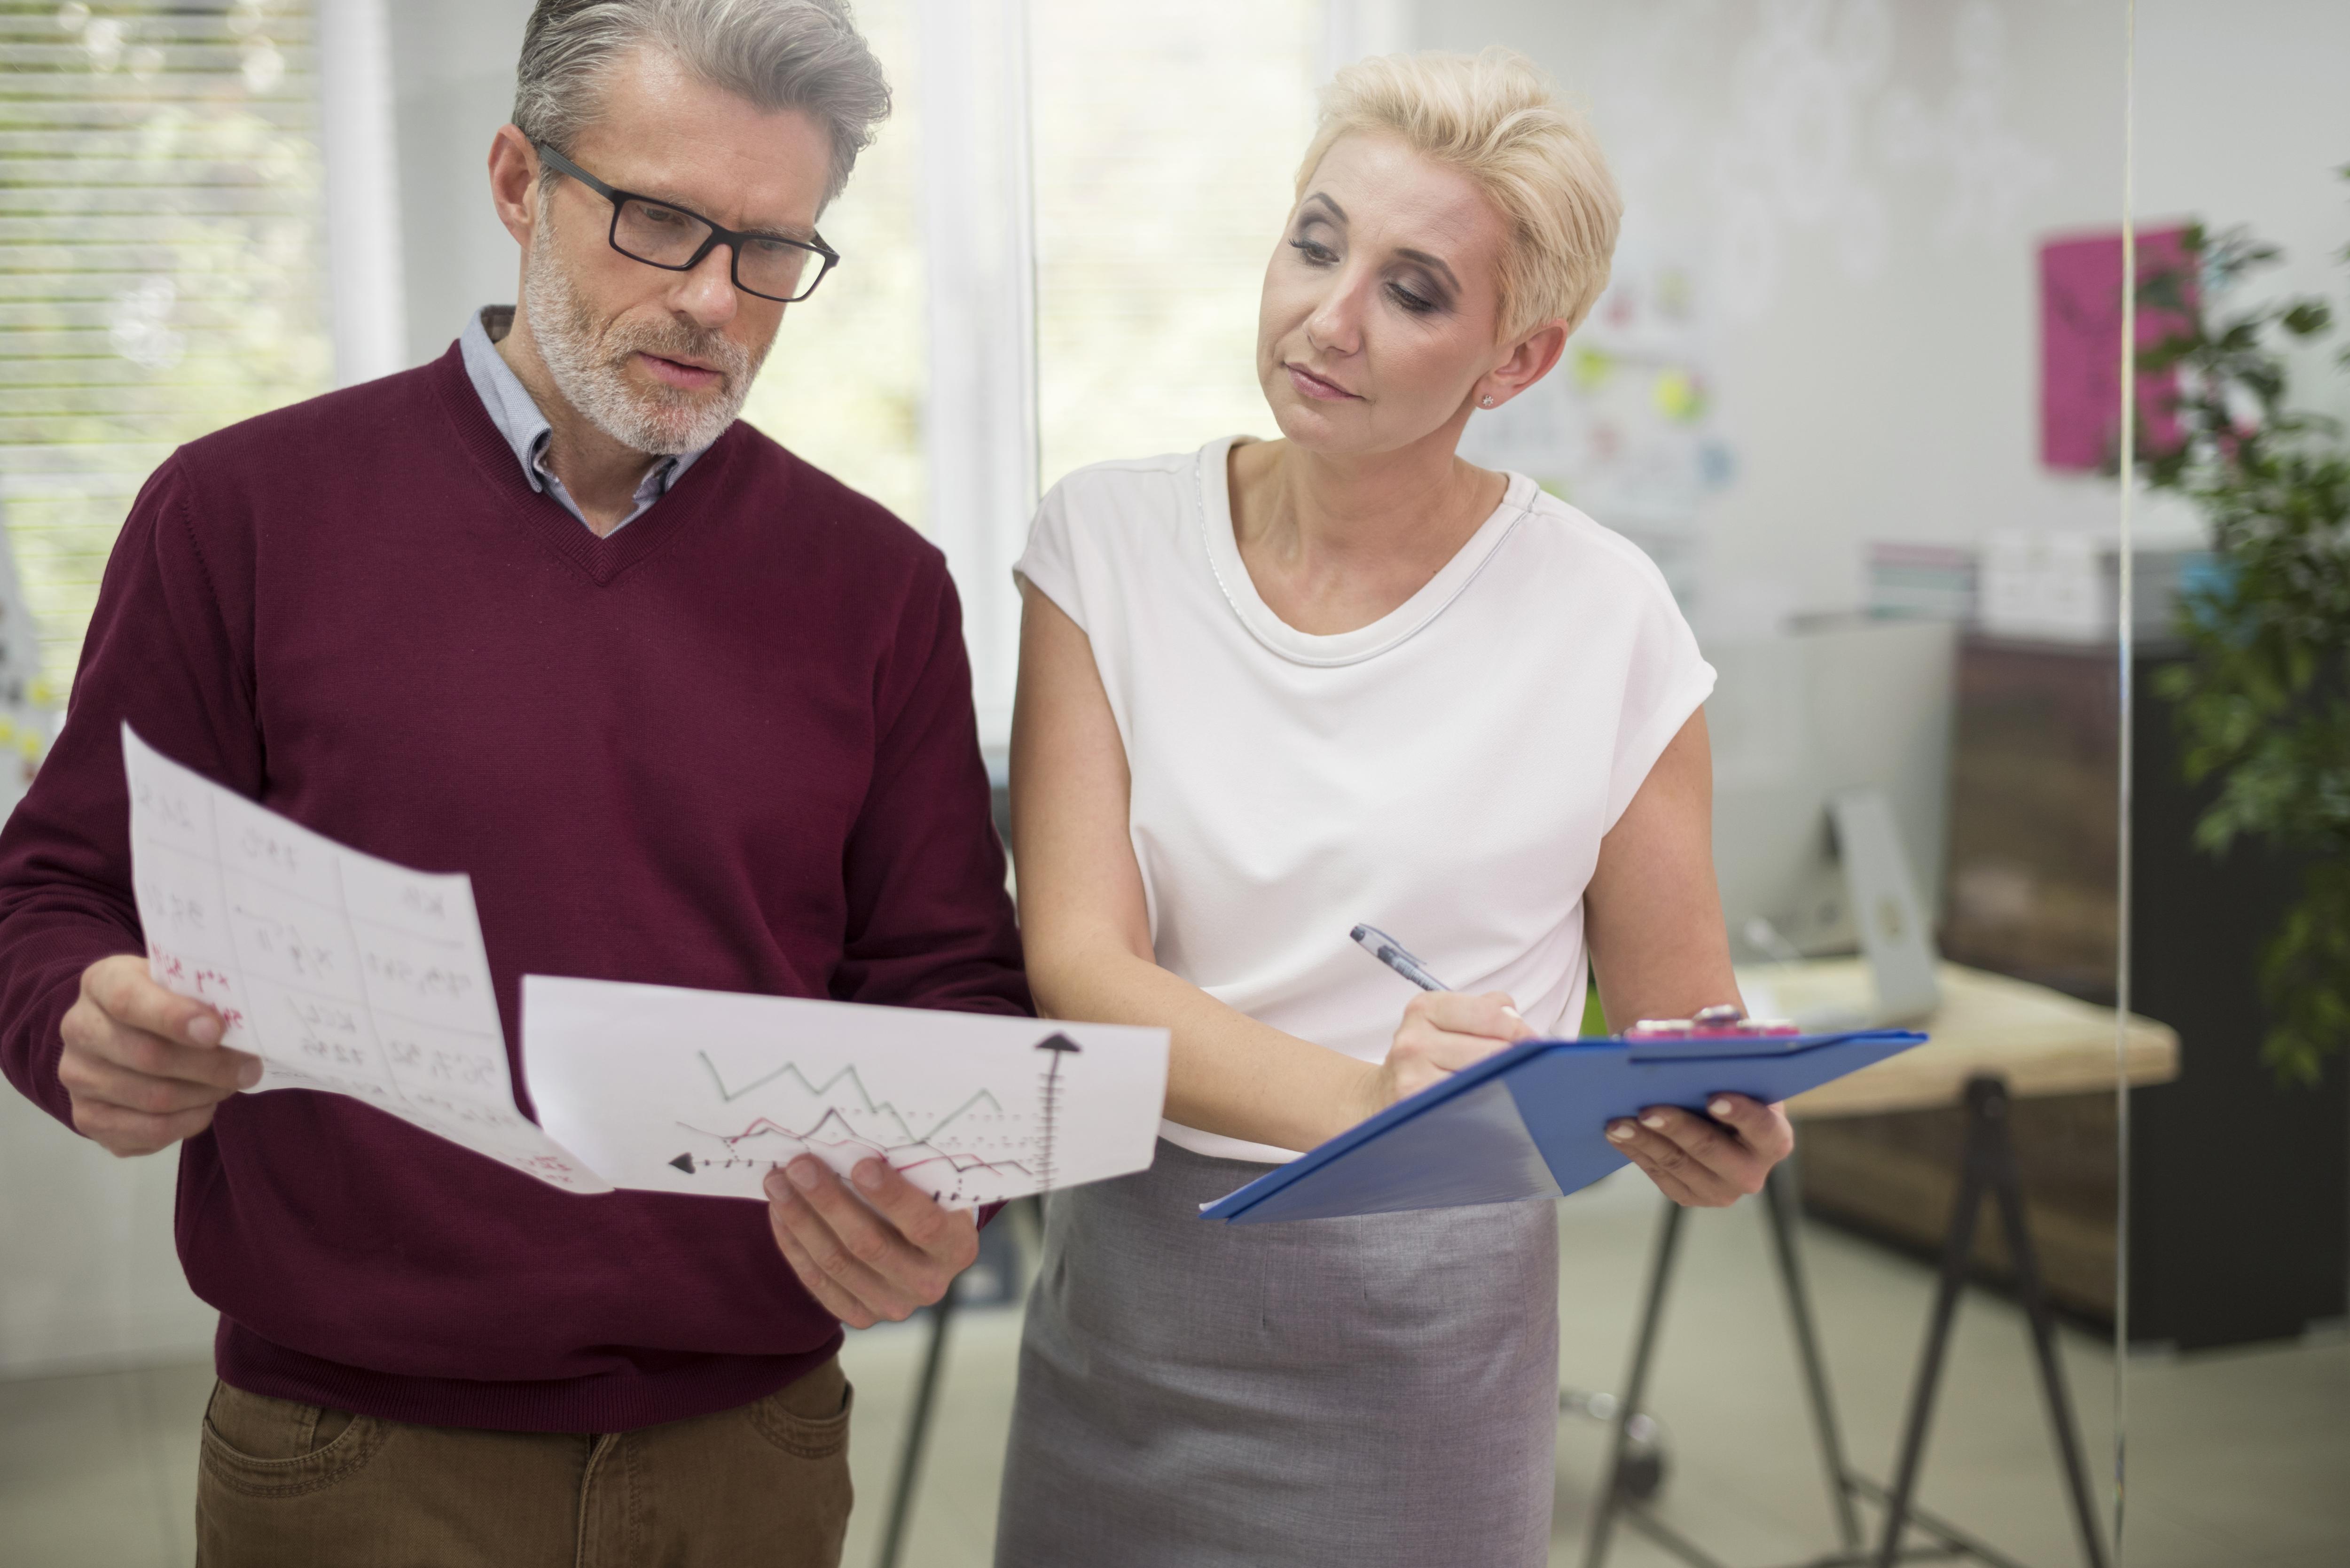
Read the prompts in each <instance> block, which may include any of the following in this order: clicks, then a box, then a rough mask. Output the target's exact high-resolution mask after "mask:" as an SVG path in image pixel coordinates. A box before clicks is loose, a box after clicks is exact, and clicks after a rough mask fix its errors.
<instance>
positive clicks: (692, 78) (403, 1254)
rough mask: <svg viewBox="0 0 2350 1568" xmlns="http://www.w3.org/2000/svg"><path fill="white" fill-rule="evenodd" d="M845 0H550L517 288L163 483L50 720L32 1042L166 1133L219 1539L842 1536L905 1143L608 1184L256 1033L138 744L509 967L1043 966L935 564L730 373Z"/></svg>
mask: <svg viewBox="0 0 2350 1568" xmlns="http://www.w3.org/2000/svg"><path fill="white" fill-rule="evenodd" d="M888 102H889V99H888V89H887V87H886V86H885V84H884V82H883V80H882V78H881V74H880V71H879V67H878V66H877V65H876V63H875V62H874V60H873V58H872V57H871V55H870V54H869V53H868V50H867V49H866V47H865V45H864V42H863V40H862V39H860V38H859V37H858V35H857V33H856V32H855V30H854V29H853V27H852V26H850V24H849V22H848V20H847V16H846V14H845V10H844V8H843V7H842V6H841V5H840V4H839V0H542V3H541V4H540V5H538V7H537V9H536V12H535V14H534V15H533V16H532V17H531V20H530V24H529V27H528V31H527V34H526V36H525V42H524V48H523V56H522V60H521V66H520V70H519V77H518V82H517V91H516V97H515V117H514V118H515V122H514V123H513V124H511V125H508V126H506V127H504V129H502V130H500V131H499V132H498V135H497V139H496V140H495V142H494V145H493V147H492V149H491V153H490V165H489V172H490V182H491V187H492V193H493V197H494V202H495V203H496V207H497V211H498V213H499V215H500V217H501V218H502V219H503V220H504V223H505V224H506V226H507V228H508V230H509V231H510V232H511V233H512V234H514V236H515V240H516V242H517V243H518V244H519V245H520V247H521V252H522V289H521V298H520V301H519V303H518V305H517V306H515V307H513V308H510V309H498V308H493V309H488V310H484V311H483V312H481V313H480V314H479V315H478V316H477V317H475V318H474V319H473V320H472V321H470V322H468V323H467V325H466V327H465V330H464V334H463V337H462V338H461V339H460V341H459V342H458V343H457V344H456V345H455V346H453V347H452V348H451V349H450V351H449V352H448V354H446V355H445V356H443V357H442V358H441V359H440V360H439V361H438V362H436V363H433V364H431V365H427V366H425V367H423V368H421V369H415V370H410V371H407V372H404V373H402V374H400V375H397V376H392V377H388V378H386V379H382V380H380V381H375V382H371V383H369V384H368V385H366V386H361V387H357V388H352V389H348V390H345V391H341V392H337V393H333V394H331V395H329V396H327V397H323V398H318V399H314V400H311V401H308V402H306V403H302V404H299V405H296V406H295V407H293V408H289V409H286V410H280V411H278V412H276V413H273V414H269V415H265V416H264V417H262V418H260V419H256V420H252V421H246V422H244V423H243V424H239V425H235V426H232V427H230V428H229V429H227V430H224V431H220V432H218V433H216V434H214V435H212V436H209V437H206V438H205V439H203V440H201V441H195V442H192V443H191V444H190V445H188V446H186V447H184V448H182V450H181V451H180V452H176V453H175V454H173V456H172V458H171V459H169V460H168V461H167V462H165V463H164V464H163V465H162V467H161V468H160V469H159V470H158V471H157V472H156V473H155V475H154V476H153V477H152V478H151V480H150V481H149V482H148V484H147V486H146V488H145V489H144V491H142V492H141V493H140V497H139V499H138V501H137V503H136V504H134V506H133V508H132V510H131V514H130V518H129V520H128V521H127V522H126V524H124V527H123V531H122V535H121V538H120V543H119V544H118V545H117V546H116V549H115V552H114V556H113V558H112V560H111V562H110V563H109V567H108V570H107V576H106V581H105V586H104V587H103V589H102V590H101V593H100V597H99V606H98V609H97V612H96V614H95V615H94V617H93V618H92V620H91V623H90V629H89V635H88V641H87V643H86V645H85V648H84V651H83V659H82V664H81V669H80V672H79V674H78V679H77V681H76V684H75V688H74V694H73V703H72V709H71V714H70V717H69V719H68V722H67V724H66V726H65V729H64V731H63V732H62V734H61V735H60V736H59V738H58V741H57V745H56V748H55V750H54V751H53V753H51V757H50V760H49V761H48V763H47V765H46V767H45V768H44V769H43V771H42V774H41V775H40V777H39V779H38V780H37V781H36V784H35V785H34V788H33V791H32V793H31V794H29V795H28V796H27V797H26V801H25V804H24V805H23V806H22V807H21V808H20V809H19V810H18V811H17V813H16V815H15V817H14V818H13V819H12V820H11V821H10V823H9V825H8V826H7V829H6V831H5V835H0V1064H5V1067H6V1070H7V1073H8V1075H9V1077H10V1078H11V1079H12V1080H13V1081H14V1082H15V1083H16V1085H17V1086H18V1087H19V1088H21V1089H22V1090H23V1091H24V1092H25V1093H26V1094H27V1095H29V1096H32V1097H33V1098H34V1099H35V1100H36V1101H37V1102H38V1103H40V1104H41V1105H42V1106H46V1107H47V1109H49V1110H50V1111H51V1112H53V1113H54V1114H55V1115H57V1116H58V1117H59V1118H60V1119H62V1120H65V1121H66V1122H68V1124H69V1125H71V1126H73V1127H77V1128H78V1129H79V1130H80V1131H81V1132H83V1133H84V1134H86V1135H87V1136H88V1137H91V1138H93V1139H95V1140H97V1141H98V1142H99V1143H101V1144H103V1145H104V1146H105V1147H108V1148H109V1149H111V1150H112V1151H114V1152H115V1153H117V1154H120V1155H138V1154H147V1153H152V1152H155V1151H157V1150H160V1149H163V1148H166V1147H172V1146H173V1145H178V1146H179V1147H180V1148H181V1154H180V1201H179V1216H178V1234H179V1244H180V1251H181V1257H182V1262H184V1264H185V1266H186V1269H187V1273H188V1278H189V1281H190V1282H191V1284H192V1286H193V1287H194V1289H195V1290H196V1292H197V1293H198V1294H200V1295H201V1296H203V1298H204V1299H205V1300H206V1301H208V1302H210V1303H213V1304H214V1305H215V1306H217V1307H218V1308H219V1309H220V1312H221V1323H220V1331H219V1335H218V1339H217V1346H216V1359H217V1363H218V1372H219V1377H220V1381H219V1384H218V1386H217V1387H216V1388H215V1391H214V1394H213V1401H212V1406H211V1408H210V1411H209V1412H208V1414H207V1417H206V1419H205V1423H204V1430H203V1450H202V1464H201V1468H200V1472H199V1486H198V1504H197V1523H198V1536H199V1542H200V1545H199V1559H200V1561H202V1562H203V1563H207V1564H213V1565H216V1568H220V1565H234V1564H244V1563H314V1562H315V1563H337V1564H355V1565H367V1564H378V1563H380V1564H386V1565H390V1564H394V1563H399V1564H409V1563H433V1564H436V1565H447V1564H469V1563H479V1564H484V1565H486V1564H500V1565H504V1564H521V1563H557V1562H561V1563H609V1564H622V1563H650V1562H660V1563H680V1564H682V1563H712V1564H715V1563H730V1564H732V1563H762V1564H775V1563H785V1564H798V1563H835V1562H837V1558H838V1553H839V1547H840V1542H841V1538H842V1534H843V1532H844V1530H845V1527H846V1521H847V1509H848V1501H849V1485H848V1473H847V1459H846V1453H845V1449H846V1441H847V1418H848V1393H847V1386H846V1384H845V1382H844V1380H843V1378H842V1376H841V1374H840V1370H839V1367H838V1365H837V1360H836V1357H835V1353H836V1351H837V1348H838V1346H839V1345H840V1342H841V1334H840V1324H841V1322H844V1321H845V1322H847V1323H850V1324H859V1325H862V1324H870V1323H873V1322H875V1321H877V1320H879V1319H881V1318H903V1317H905V1316H907V1315H909V1314H910V1313H912V1312H913V1311H914V1310H916V1309H917V1308H918V1307H919V1306H920V1305H922V1304H924V1303H930V1302H934V1301H936V1300H938V1299H939V1297H940V1296H941V1294H943V1293H944V1291H945V1289H946V1286H947V1284H948V1282H949V1281H950V1280H951V1278H952V1277H953V1275H954V1273H955V1272H957V1271H958V1270H960V1269H961V1268H962V1267H963V1266H964V1265H965V1264H966V1263H967V1262H969V1261H970V1260H971V1258H972V1254H973V1251H974V1250H975V1238H974V1233H973V1226H972V1220H971V1219H970V1217H969V1216H967V1215H954V1214H950V1213H948V1212H947V1211H945V1210H941V1209H940V1208H939V1207H938V1206H937V1205H935V1204H934V1203H932V1202H931V1200H930V1199H927V1198H925V1197H923V1196H922V1195H921V1194H920V1193H919V1192H917V1191H916V1190H914V1189H912V1188H911V1187H910V1186H909V1185H908V1184H907V1183H905V1182H904V1181H903V1180H902V1179H899V1177H898V1176H897V1175H896V1173H895V1172H893V1171H891V1170H889V1168H888V1167H887V1166H886V1165H882V1164H881V1163H879V1161H868V1163H867V1165H866V1166H865V1167H863V1168H860V1169H859V1170H858V1172H857V1173H856V1178H855V1179H854V1181H853V1182H849V1183H843V1182H841V1181H839V1180H837V1179H835V1178H833V1177H832V1176H831V1175H830V1173H828V1172H827V1171H825V1170H824V1169H823V1168H821V1167H820V1166H817V1165H816V1164H815V1162H814V1161H812V1160H804V1161H803V1162H802V1163H801V1164H800V1165H798V1166H796V1167H795V1168H793V1169H792V1170H791V1171H790V1173H789V1176H788V1178H786V1176H785V1174H784V1173H780V1172H779V1173H777V1174H776V1176H775V1178H774V1179H772V1180H771V1182H770V1185H769V1191H770V1193H771V1201H770V1203H769V1204H768V1205H767V1207H766V1208H765V1209H764V1210H762V1209H761V1208H760V1207H759V1206H757V1205H754V1204H748V1203H740V1202H728V1201H712V1200H707V1199H684V1198H677V1197H670V1196H661V1195H651V1194H644V1193H627V1192H624V1193H615V1194H612V1195H609V1196H605V1197H597V1198H577V1197H573V1196H569V1195H567V1194H564V1193H561V1192H558V1191H556V1189H552V1188H547V1187H543V1186H541V1185H539V1184H537V1183H536V1182H534V1181H531V1180H530V1179H527V1178H525V1177H521V1176H519V1175H516V1174H515V1173H513V1172H511V1171H508V1170H507V1169H505V1168H504V1167H502V1166H499V1165H497V1164H495V1163H494V1162H491V1161H488V1160H485V1159H483V1158H479V1157H477V1156H474V1155H473V1154H470V1153H468V1152H466V1151H464V1150H463V1149H460V1148H458V1147H454V1146H452V1145H448V1144H444V1143H442V1142H440V1141H438V1140H436V1139H434V1138H432V1137H430V1136H429V1135H426V1134H424V1133H421V1132H420V1131H418V1130H417V1129H415V1128H413V1127H409V1126H408V1125H407V1124H405V1123H403V1122H400V1121H397V1120H395V1119H393V1118H391V1117H389V1116H381V1115H380V1114H379V1113H377V1112H375V1111H373V1110H371V1109H369V1108H368V1107H365V1106H359V1105H358V1104H356V1103H355V1102H352V1101H348V1100H343V1099H338V1098H333V1097H328V1096H318V1095H313V1094H308V1093H306V1092H302V1091H298V1090H297V1091H279V1092H273V1093H269V1094H264V1095H255V1096H239V1095H238V1094H237V1092H236V1091H237V1090H238V1089H239V1088H240V1087H243V1086H247V1085H251V1084H252V1082H253V1081H254V1078H255V1075H256V1073H257V1069H258V1064H257V1063H256V1062H255V1061H254V1060H253V1059H252V1058H250V1057H246V1056H244V1055H242V1054H238V1053H234V1052H231V1051H227V1050H225V1049H224V1048H222V1047H221V1045H220V1038H221V1031H222V1026H221V1021H220V1019H219V1017H218V1016H217V1015H216V1014H214V1013H213V1012H211V1011H210V1010H209V1009H206V1008H204V1007H203V1006H201V1005H200V1004H197V1003H194V1002H186V1001H182V1000H181V999H178V998H176V997H173V996H171V995H170V994H168V993H166V992H163V991H162V990H161V988H159V987H157V986H156V985H154V984H153V983H152V982H151V981H150V980H149V979H148V978H147V974H146V970H145V961H144V960H143V959H142V958H141V957H140V956H138V955H139V954H140V950H141V948H142V945H143V944H142V940H141V937H140V929H139V925H138V920H137V915H136V910H135V905H134V901H133V896H132V891H131V887H130V850H129V844H128V842H127V837H128V835H127V827H128V824H127V820H126V819H127V802H126V799H125V792H124V780H123V772H122V759H121V753H120V742H119V734H120V727H121V725H122V724H123V723H124V722H126V721H127V722H130V724H131V725H133V726H135V727H136V728H137V730H138V731H139V732H140V734H141V735H142V736H144V737H145V738H146V739H147V740H148V741H149V742H151V743H152V744H153V745H155V746H156V747H158V748H159V749H160V750H161V751H162V752H164V753H166V754H168V755H171V756H172V757H174V758H176V759H177V760H179V761H180V762H182V763H186V764H187V765H189V766H191V767H193V768H196V769H197V770H199V771H200V772H203V773H204V774H207V775H209V776H210V777H212V778H213V779H215V780H217V781H219V782H221V783H222V784H226V785H227V786H229V787H231V788H234V789H236V790H238V791H240V792H242V793H244V794H246V795H248V796H250V797H252V798H254V799H255V800H257V801H259V802H261V803H262V804H263V805H267V806H269V807H270V808H272V809H273V810H276V811H279V812H282V813H284V814H286V815H289V816H291V817H294V818H295V819H296V820H298V821H301V822H303V823H305V824H307V826H311V827H313V828H315V829H317V830H318V831H319V832H321V833H325V834H327V835H328V836H332V837H334V838H337V839H339V840H341V841H343V842H345V843H348V844H350V845H354V846H358V847H359V848H361V849H364V850H367V851H369V852H370V853H373V854H376V855H380V856H382V857H386V858H389V859H391V860H395V861H398V862H400V863H402V864H405V865H410V866H414V867H421V868H425V869H430V870H452V869H456V870H463V871H466V872H469V873H471V874H472V877H473V889H474V895H475V898H476V901H477V903H478V905H479V908H480V911H481V918H482V923H483V928H484V936H485V939H486V941H487V946H488V950H489V956H490V960H491V963H492V966H493V969H494V971H495V974H496V980H497V984H498V990H499V1002H500V1005H501V1010H502V1012H503V1014H504V1019H505V1022H506V1024H507V1026H508V1028H509V1031H510V1032H511V1031H512V1030H513V1029H514V1028H515V1026H516V1025H517V1024H518V1022H519V1017H518V1009H519V997H518V983H519V977H520V976H521V975H522V974H523V973H525V972H538V973H546V974H557V975H586V976H596V977H604V978H609V979H616V980H628V981H652V982H660V983H669V984H678V985H692V986H702V987H710V988H713V989H721V990H733V991H745V992H771V993H780V994H787V995H800V996H816V997H836V998H841V999H846V1000H851V1001H859V1002H881V1003H889V1004H896V1005H910V1006H925V1007H941V1008H951V1009H962V1010H970V1011H987V1012H1023V1011H1025V1009H1026V1007H1027V992H1026V990H1025V987H1024V982H1023V981H1022V979H1021V974H1020V968H1019V947H1018V937H1017V934H1016V931H1015V929H1014V924H1013V919H1012V912H1011V908H1010V905H1009V902H1008V900H1007V898H1006V897H1005V894H1004V888H1003V856H1002V852H1001V848H1000V846H998V844H997V842H996V840H995V837H994V834H993V828H992V826H990V822H989V814H988V798H987V784H986V778H985V774H984V770H983V766H982V764H981V761H980V757H979V752H978V747H977V743H976V738H975V728H974V723H973V719H972V707H971V691H970V676H969V671H968V668H967V666H966V663H965V659H964V654H963V646H962V631H961V628H960V624H959V618H958V611H957V607H956V601H955V595H954V589H953V587H952V585H951V582H950V581H949V579H948V576H947V573H946V569H945V566H944V563H943V561H942V559H941V556H940V554H939V552H938V551H937V550H936V549H934V548H932V547H931V545H928V544H926V543H925V542H923V541H922V540H921V539H920V537H918V536H917V535H914V534H913V533H912V532H911V531H910V529H908V528H906V527H905V526H904V525H903V524H900V523H899V522H898V521H897V520H896V519H894V518H892V517H891V516H889V514H887V513H886V512H885V511H883V510H882V509H881V508H880V507H879V506H877V505H875V504H873V503H871V502H869V501H868V500H866V499H865V498H863V497H862V496H859V495H858V494H856V493H853V492H851V491H849V490H848V489H847V488H846V487H845V486H843V485H841V484H840V483H837V481H835V480H832V479H831V478H829V477H827V475H825V474H824V473H822V472H818V471H817V470H816V469H815V468H813V467H811V466H809V465H808V464H806V463H805V462H801V461H800V460H798V459H797V458H795V457H794V456H792V455H791V454H790V453H789V452H785V450H784V449H782V448H781V447H779V446H777V445H775V443H774V442H773V441H768V440H767V439H766V438H765V437H764V436H762V435H760V434H759V433H758V432H756V431H753V430H751V429H749V428H747V427H745V426H743V425H741V424H738V423H736V422H735V414H736V412H737V410H739V409H740V408H741V406H742V402H743V395H744V394H745V393H746V392H747V391H748V390H749V388H750V385H751V381H752V379H753V377H754V376H755V375H756V374H757V372H758V369H759V367H760V364H761V361H762V360H763V359H764V358H765V356H766V354H767V352H768V349H769V348H770V346H771V345H772V344H773V343H774V341H775V335H776V330H777V327H778V326H779V324H780V323H781V322H782V320H783V317H784V314H785V307H786V306H791V305H794V304H795V303H799V302H804V301H806V300H807V299H808V298H809V296H810V295H811V294H812V292H813V291H814V290H815V289H816V286H817V285H818V284H819V283H820V282H821V281H822V280H823V278H824V277H825V275H826V274H827V272H828V271H829V270H830V269H831V268H832V267H833V265H835V264H836V262H837V261H838V259H839V258H838V257H837V255H836V254H834V252H833V251H832V250H831V248H830V247H829V246H827V244H825V243H824V241H823V240H822V239H821V238H820V237H818V235H817V233H816V222H817V219H818V218H819V217H820V215H821V214H822V213H823V210H824V208H825V205H826V203H827V202H829V201H830V200H831V199H832V197H833V196H835V195H836V194H837V193H838V192H839V190H840V188H841V186H842V184H843V183H844V182H846V181H847V177H848V173H849V170H850V167H851V165H852V164H853V162H854V161H855V158H856V155H857V153H858V151H859V149H861V148H862V147H863V146H864V145H865V143H866V141H867V140H868V135H869V132H870V128H871V126H872V125H873V123H874V122H875V121H876V120H878V119H879V118H880V117H881V116H882V115H883V114H884V113H886V112H887V109H888Z"/></svg>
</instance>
